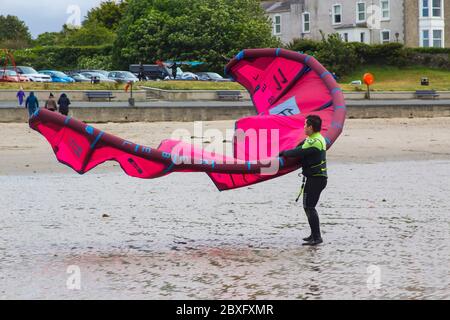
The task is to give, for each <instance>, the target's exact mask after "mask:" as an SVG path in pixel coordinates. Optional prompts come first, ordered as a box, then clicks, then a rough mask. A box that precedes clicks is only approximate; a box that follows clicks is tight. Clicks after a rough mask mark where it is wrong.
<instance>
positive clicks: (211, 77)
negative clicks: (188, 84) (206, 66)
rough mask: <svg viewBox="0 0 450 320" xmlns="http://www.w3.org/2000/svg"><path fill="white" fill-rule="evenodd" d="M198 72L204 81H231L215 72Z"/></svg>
mask: <svg viewBox="0 0 450 320" xmlns="http://www.w3.org/2000/svg"><path fill="white" fill-rule="evenodd" d="M196 74H197V75H198V76H199V77H200V80H202V81H215V82H231V79H227V78H224V77H222V76H221V75H220V74H218V73H215V72H197V73H196Z"/></svg>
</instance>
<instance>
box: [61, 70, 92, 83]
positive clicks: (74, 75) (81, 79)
mask: <svg viewBox="0 0 450 320" xmlns="http://www.w3.org/2000/svg"><path fill="white" fill-rule="evenodd" d="M66 74H67V75H68V76H70V77H71V78H72V79H73V80H75V82H91V79H89V78H88V77H85V76H83V75H82V74H81V73H78V72H74V71H68V72H66Z"/></svg>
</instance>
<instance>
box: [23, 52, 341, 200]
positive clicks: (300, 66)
mask: <svg viewBox="0 0 450 320" xmlns="http://www.w3.org/2000/svg"><path fill="white" fill-rule="evenodd" d="M225 72H226V73H227V74H229V75H231V76H232V77H233V78H234V79H235V80H236V81H237V82H239V83H241V84H242V85H243V86H244V87H245V88H246V89H247V90H248V91H249V93H250V95H251V97H252V100H253V103H254V105H255V107H256V110H257V113H258V115H256V116H252V117H247V118H243V119H240V120H238V121H237V122H236V134H235V138H234V141H233V147H234V149H233V150H234V157H225V156H223V155H221V154H217V153H211V152H207V151H205V150H202V149H199V148H197V147H194V146H192V145H189V144H186V143H184V142H181V141H175V140H165V141H163V142H162V143H161V144H160V146H159V147H158V148H157V149H153V148H149V147H145V146H141V145H137V144H134V143H132V142H129V141H126V140H123V139H120V138H118V137H115V136H113V135H110V134H108V133H105V132H103V131H100V130H98V129H95V128H93V127H91V126H89V125H87V124H85V123H83V122H81V121H77V120H75V119H73V118H70V117H65V116H63V115H60V114H57V113H55V112H51V111H47V110H45V109H41V110H38V111H36V113H35V114H34V115H33V116H32V117H31V118H30V127H31V128H32V129H34V130H36V131H38V132H40V133H41V134H42V135H43V136H44V137H45V138H46V139H47V140H48V142H49V143H50V144H51V146H52V148H53V151H54V152H55V154H56V157H57V159H58V160H59V161H60V162H62V163H64V164H66V165H68V166H70V167H71V168H73V169H74V170H75V171H77V172H78V173H80V174H83V173H85V172H88V171H89V170H91V169H92V168H94V167H96V166H97V165H99V164H101V163H103V162H105V161H109V160H115V161H117V162H118V163H119V164H120V166H121V167H122V169H123V170H124V171H125V172H126V173H127V174H128V175H130V176H133V177H137V178H143V179H151V178H157V177H161V176H165V175H168V174H169V173H171V172H194V171H196V172H206V173H207V174H208V175H209V176H210V178H211V179H212V181H213V182H214V183H215V185H216V186H217V188H218V189H219V190H221V191H222V190H228V189H234V188H240V187H244V186H248V185H251V184H254V183H258V182H262V181H265V180H268V179H272V178H275V177H279V176H281V175H284V174H286V173H289V172H292V171H294V170H297V169H298V168H299V167H300V164H299V163H298V162H297V161H296V160H295V159H285V158H279V157H278V153H279V151H281V150H286V149H291V148H295V147H296V146H297V145H298V144H299V143H300V142H301V141H303V140H304V139H305V135H304V133H303V127H304V122H305V117H306V116H308V115H310V114H316V115H319V116H320V117H321V118H322V121H323V129H322V135H323V136H324V137H325V140H326V142H327V148H330V147H331V145H332V144H333V143H334V142H335V141H336V139H337V137H338V136H339V135H340V133H341V132H342V128H343V125H344V121H345V116H346V107H345V102H344V97H343V94H342V91H341V89H340V88H339V87H338V85H337V83H336V81H335V79H334V77H333V75H332V74H331V73H330V72H328V71H327V70H326V69H325V68H324V67H323V66H322V65H321V64H320V63H319V62H318V61H317V60H316V59H314V58H313V57H311V56H308V55H305V54H301V53H297V52H292V51H289V50H284V49H250V50H244V51H241V52H240V53H239V54H238V55H237V56H236V57H235V58H234V59H233V60H232V61H230V63H229V64H228V65H227V66H226V67H225ZM250 133H251V134H250ZM269 168H271V169H270V170H269ZM273 168H276V170H273Z"/></svg>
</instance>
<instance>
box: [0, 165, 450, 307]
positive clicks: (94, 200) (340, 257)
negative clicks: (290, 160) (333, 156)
mask: <svg viewBox="0 0 450 320" xmlns="http://www.w3.org/2000/svg"><path fill="white" fill-rule="evenodd" d="M449 167H450V160H445V159H443V160H428V161H396V162H377V163H351V164H350V163H349V164H345V163H341V162H339V163H330V165H329V168H330V169H329V170H330V180H329V184H328V188H327V189H326V191H325V193H324V194H323V196H322V199H321V202H320V206H319V208H318V210H319V213H320V217H321V223H322V229H323V236H324V240H325V243H324V245H322V246H319V247H317V248H305V247H302V246H301V245H300V244H301V241H300V239H301V237H303V236H305V235H308V226H307V223H306V218H305V216H304V213H303V212H302V209H301V208H300V205H299V204H296V203H295V202H294V199H295V197H296V193H297V192H298V188H299V184H300V181H299V178H298V177H297V175H296V173H293V174H290V175H288V176H285V177H281V178H279V179H275V180H273V181H269V182H265V183H262V184H259V185H255V186H252V187H249V188H245V189H241V190H235V191H227V192H222V193H220V192H218V191H216V189H215V187H214V185H213V184H212V182H211V181H210V180H209V179H208V177H207V176H206V175H205V174H172V175H170V176H168V177H165V178H163V179H159V180H150V181H145V180H138V179H133V178H130V177H127V176H125V175H124V174H123V173H121V172H118V171H116V170H113V171H112V172H99V171H94V172H92V173H89V174H87V175H85V176H78V175H76V174H73V173H71V174H65V173H53V174H49V173H45V174H39V173H38V174H33V175H30V174H27V175H10V176H0V189H1V195H0V196H1V199H0V200H1V203H2V207H1V209H0V298H2V299H5V298H6V299H16V298H31V299H52V298H62V299H79V298H81V299H88V298H89V299H133V298H142V299H344V298H349V299H360V298H371V299H386V298H387V299H419V298H421V299H431V298H433V299H450V280H449V279H450V219H449V218H450V200H449V198H448V189H449V186H450V170H449ZM70 266H76V267H77V268H79V271H80V275H81V282H80V284H81V290H71V289H70V286H69V287H68V286H67V281H68V279H69V278H70V276H71V274H70V273H68V272H67V271H68V270H69V271H70V270H71V269H70V268H69V267H70ZM68 268H69V269H68Z"/></svg>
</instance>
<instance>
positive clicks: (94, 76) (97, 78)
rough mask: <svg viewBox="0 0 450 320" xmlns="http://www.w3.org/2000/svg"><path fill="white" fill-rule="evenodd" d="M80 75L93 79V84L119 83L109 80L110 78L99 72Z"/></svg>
mask: <svg viewBox="0 0 450 320" xmlns="http://www.w3.org/2000/svg"><path fill="white" fill-rule="evenodd" d="M80 74H81V75H83V76H85V77H86V78H88V79H91V82H93V83H98V82H103V83H117V82H116V81H115V80H112V79H108V77H106V76H105V75H104V74H102V73H98V72H80Z"/></svg>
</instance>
